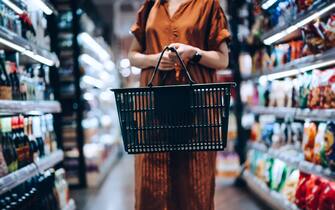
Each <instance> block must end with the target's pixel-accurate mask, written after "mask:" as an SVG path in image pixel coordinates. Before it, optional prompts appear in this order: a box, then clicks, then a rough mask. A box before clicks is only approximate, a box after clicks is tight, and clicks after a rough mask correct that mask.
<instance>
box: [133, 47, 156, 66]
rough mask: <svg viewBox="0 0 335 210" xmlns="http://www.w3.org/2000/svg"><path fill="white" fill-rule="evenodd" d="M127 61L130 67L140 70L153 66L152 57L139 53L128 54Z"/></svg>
mask: <svg viewBox="0 0 335 210" xmlns="http://www.w3.org/2000/svg"><path fill="white" fill-rule="evenodd" d="M128 57H129V61H130V63H131V65H132V66H135V67H137V68H140V69H146V68H150V67H153V66H154V65H155V63H154V58H153V55H146V54H143V53H139V52H135V51H132V52H129V55H128Z"/></svg>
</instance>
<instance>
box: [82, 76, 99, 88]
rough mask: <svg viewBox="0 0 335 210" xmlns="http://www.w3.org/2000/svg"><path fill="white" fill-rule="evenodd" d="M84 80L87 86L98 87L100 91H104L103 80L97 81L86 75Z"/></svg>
mask: <svg viewBox="0 0 335 210" xmlns="http://www.w3.org/2000/svg"><path fill="white" fill-rule="evenodd" d="M82 80H83V82H85V83H86V84H88V85H91V86H94V87H97V88H99V89H102V88H103V87H104V83H103V82H102V81H101V80H99V79H96V78H94V77H91V76H87V75H85V76H83V78H82Z"/></svg>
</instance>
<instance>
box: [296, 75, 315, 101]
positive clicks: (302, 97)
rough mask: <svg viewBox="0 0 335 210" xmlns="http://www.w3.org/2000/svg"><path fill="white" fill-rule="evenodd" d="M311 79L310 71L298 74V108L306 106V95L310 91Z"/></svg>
mask: <svg viewBox="0 0 335 210" xmlns="http://www.w3.org/2000/svg"><path fill="white" fill-rule="evenodd" d="M311 80H312V74H311V73H310V72H305V73H304V75H302V76H301V75H300V76H298V83H299V106H300V108H306V107H307V102H308V96H309V93H310V85H311Z"/></svg>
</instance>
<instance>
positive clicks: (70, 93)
mask: <svg viewBox="0 0 335 210" xmlns="http://www.w3.org/2000/svg"><path fill="white" fill-rule="evenodd" d="M142 3H143V1H140V0H76V1H66V0H1V1H0V207H1V209H4V210H9V209H11V210H14V209H15V210H21V209H22V210H23V209H36V210H38V209H44V210H74V209H78V210H93V209H104V210H131V209H134V203H135V198H134V160H133V159H134V157H133V156H131V155H128V154H126V153H125V152H124V148H123V143H122V137H121V131H120V126H119V119H118V113H117V109H116V102H115V98H114V94H113V92H112V91H111V89H115V88H125V87H138V86H139V77H140V74H141V69H139V68H136V67H133V66H131V65H130V61H129V60H128V58H127V54H128V50H129V47H130V44H131V40H132V38H133V35H131V34H130V32H129V29H130V26H131V25H132V24H133V23H134V21H135V17H136V13H137V10H138V9H139V7H140V5H141V4H142ZM220 4H221V6H222V8H223V10H224V11H225V14H226V16H227V18H228V22H229V30H230V32H231V34H232V39H231V41H230V43H229V48H230V53H229V56H230V64H229V67H228V68H227V69H219V70H217V72H216V74H217V78H218V81H219V82H220V83H222V82H231V81H233V82H235V83H236V84H237V86H236V87H235V89H234V91H233V93H232V95H231V107H230V114H229V128H228V139H227V148H226V149H225V150H224V151H220V152H218V156H217V164H216V169H217V170H216V171H217V172H216V194H215V206H216V209H217V210H224V209H234V210H242V209H248V210H268V209H280V210H281V209H295V210H298V209H301V210H305V209H306V210H307V209H309V210H331V209H335V199H334V198H335V183H334V182H333V181H334V180H335V172H334V171H335V165H334V161H335V122H334V119H335V68H334V66H335V49H334V47H335V2H334V1H333V0H220ZM37 200H39V201H40V202H36V201H37ZM37 203H38V204H37Z"/></svg>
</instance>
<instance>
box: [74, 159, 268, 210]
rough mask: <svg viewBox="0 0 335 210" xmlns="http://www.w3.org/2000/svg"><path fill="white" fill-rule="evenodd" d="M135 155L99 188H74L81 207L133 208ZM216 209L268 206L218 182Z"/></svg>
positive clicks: (251, 209) (91, 209)
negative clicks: (76, 189) (219, 184)
mask: <svg viewBox="0 0 335 210" xmlns="http://www.w3.org/2000/svg"><path fill="white" fill-rule="evenodd" d="M133 164H134V163H133V159H132V158H131V157H130V156H125V157H124V158H123V159H121V161H120V162H119V163H118V164H117V165H116V166H115V167H114V168H113V170H112V172H111V174H110V175H109V176H108V177H107V179H106V180H105V182H104V183H103V185H102V186H101V188H100V189H99V190H78V191H72V196H73V197H74V198H75V200H76V202H77V206H78V208H77V209H78V210H98V209H103V210H133V206H134V196H133V194H134V178H133V176H134V170H133ZM215 205H216V210H226V209H227V210H228V209H229V210H245V209H248V210H268V209H269V208H266V207H264V206H262V204H261V203H260V202H258V200H256V199H255V198H254V197H252V196H251V195H250V194H249V193H248V192H247V191H245V190H243V189H238V188H234V187H223V186H218V187H217V191H216V197H215Z"/></svg>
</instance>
